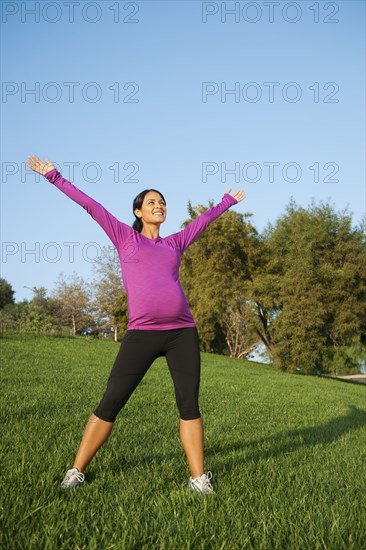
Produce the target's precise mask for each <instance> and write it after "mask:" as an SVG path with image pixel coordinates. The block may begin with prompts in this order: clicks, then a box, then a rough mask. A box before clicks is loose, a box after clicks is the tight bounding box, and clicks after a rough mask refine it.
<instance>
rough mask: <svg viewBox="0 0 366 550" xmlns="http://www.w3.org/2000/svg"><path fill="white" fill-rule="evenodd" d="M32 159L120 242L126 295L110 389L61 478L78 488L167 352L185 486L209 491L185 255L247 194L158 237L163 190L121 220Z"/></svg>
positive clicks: (144, 197)
mask: <svg viewBox="0 0 366 550" xmlns="http://www.w3.org/2000/svg"><path fill="white" fill-rule="evenodd" d="M27 164H28V166H29V167H30V168H31V169H32V170H34V171H35V172H37V173H39V174H41V175H43V176H45V177H46V179H47V180H48V181H49V182H50V183H52V184H53V185H55V186H56V187H57V188H58V189H59V190H60V191H62V192H63V193H65V195H67V196H68V197H70V199H72V200H74V201H75V202H76V203H78V204H79V205H80V206H82V207H83V208H84V209H85V210H86V211H87V212H88V214H90V215H91V217H92V218H93V219H94V220H95V221H96V222H97V223H98V224H99V225H100V226H101V227H102V228H103V229H104V231H105V232H106V234H107V235H108V237H109V238H110V240H111V241H112V243H113V244H114V246H115V247H116V249H117V251H118V254H119V259H120V264H121V269H122V279H123V284H124V288H125V290H126V294H127V301H128V325H127V330H126V332H125V334H124V336H123V338H122V341H121V345H120V348H119V351H118V354H117V357H116V359H115V362H114V365H113V367H112V371H111V373H110V376H109V379H108V383H107V387H106V390H105V393H104V395H103V397H102V399H101V401H100V403H99V404H98V406H97V408H96V409H95V410H94V412H93V414H92V415H91V416H90V418H89V420H88V422H87V424H86V427H85V430H84V434H83V437H82V440H81V443H80V446H79V449H78V452H77V454H76V457H75V460H74V464H73V467H72V468H71V469H69V470H68V471H67V473H66V475H65V478H64V479H63V481H62V483H61V488H62V489H68V488H74V487H76V486H78V485H81V484H82V483H83V482H84V480H85V475H84V471H85V469H86V467H87V465H88V464H89V463H90V461H91V460H92V458H93V457H94V455H95V454H96V452H97V451H98V449H99V448H100V447H101V446H102V445H103V443H104V442H105V441H106V440H107V438H108V437H109V435H110V433H111V431H112V428H113V425H114V422H115V419H116V417H117V415H118V413H119V412H120V410H121V409H122V408H123V407H124V405H125V404H126V403H127V401H128V399H129V398H130V396H131V395H132V393H133V391H134V390H135V389H136V387H137V386H138V384H139V383H140V382H141V380H142V378H143V377H144V375H145V374H146V372H147V370H148V369H149V367H150V366H151V364H152V363H153V362H154V361H155V359H156V358H157V357H160V356H165V358H166V361H167V364H168V368H169V371H170V374H171V376H172V379H173V383H174V389H175V397H176V402H177V407H178V410H179V415H180V437H181V440H182V444H183V448H184V451H185V453H186V456H187V461H188V466H189V469H190V478H189V482H188V488H189V489H190V490H193V491H198V492H200V493H203V494H205V493H212V492H213V488H212V484H211V483H210V479H211V477H212V474H211V472H206V473H205V471H204V444H203V422H202V417H201V413H200V410H199V404H198V395H199V385H200V370H201V363H200V347H199V336H198V332H197V327H196V323H195V321H194V319H193V317H192V314H191V312H190V310H189V305H188V302H187V299H186V297H185V294H184V292H183V289H182V287H181V284H180V281H179V266H180V258H181V256H182V254H183V253H184V251H185V250H187V248H188V247H189V246H190V245H191V244H192V243H193V242H194V241H195V240H196V239H197V238H198V237H199V235H201V233H202V232H203V231H204V230H205V229H206V227H207V226H208V225H209V224H210V223H211V222H212V221H214V220H215V219H216V218H218V217H219V216H220V215H221V214H223V212H225V211H226V210H228V209H229V208H230V206H232V205H234V204H237V203H238V202H240V201H242V200H243V199H244V197H245V195H244V193H243V191H241V190H239V191H237V192H236V193H234V194H233V195H231V194H230V191H231V189H228V191H227V192H226V193H225V194H224V196H223V198H222V200H221V202H220V203H219V204H217V206H214V207H213V208H211V209H209V210H207V211H206V212H204V213H203V214H201V215H200V216H198V217H197V218H196V219H194V220H193V221H191V222H190V223H189V224H188V225H187V226H186V227H185V228H184V229H183V230H181V231H180V232H178V233H174V234H172V235H169V236H168V237H160V236H159V231H160V226H161V224H162V223H163V222H164V221H165V219H166V215H167V207H166V202H165V199H164V197H163V195H162V194H161V193H160V191H157V190H156V189H146V190H145V191H142V192H141V193H140V194H139V195H137V197H136V198H135V199H134V201H133V214H134V216H135V218H136V219H135V222H134V224H133V227H130V226H129V225H127V224H125V223H123V222H121V221H119V220H118V219H116V218H115V217H114V216H113V215H112V214H110V213H109V212H108V211H107V210H106V209H105V208H104V207H103V206H102V205H101V204H99V203H98V202H96V201H95V200H94V199H92V198H91V197H89V196H88V195H86V194H85V193H83V192H82V191H80V190H79V189H78V188H77V187H75V186H74V185H73V184H72V183H70V182H69V181H67V180H66V179H65V178H63V177H62V175H61V174H60V172H58V170H57V169H56V168H55V167H54V165H53V164H52V163H51V162H50V161H49V160H48V159H47V158H46V162H45V163H44V162H42V161H41V160H40V159H39V158H38V157H37V156H36V155H31V156H30V157H29V158H28V160H27Z"/></svg>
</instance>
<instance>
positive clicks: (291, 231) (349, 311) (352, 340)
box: [252, 201, 366, 373]
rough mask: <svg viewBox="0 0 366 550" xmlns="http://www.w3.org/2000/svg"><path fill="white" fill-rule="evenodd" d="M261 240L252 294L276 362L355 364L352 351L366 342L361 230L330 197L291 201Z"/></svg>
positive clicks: (308, 367) (325, 368)
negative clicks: (260, 257) (318, 200)
mask: <svg viewBox="0 0 366 550" xmlns="http://www.w3.org/2000/svg"><path fill="white" fill-rule="evenodd" d="M264 240H265V248H266V250H267V254H266V255H265V256H263V258H265V259H264V261H263V265H262V267H261V270H260V272H258V274H257V277H256V279H255V281H254V284H253V288H252V299H253V301H254V302H255V303H256V304H257V307H259V308H260V313H259V317H258V318H259V320H260V324H261V326H257V330H258V333H260V334H261V339H262V341H263V343H264V344H265V345H266V347H267V349H268V351H269V352H270V354H271V356H272V358H273V359H274V361H275V364H276V365H277V366H279V367H280V368H281V369H283V370H288V371H291V372H295V371H298V370H300V371H301V372H304V373H317V372H330V371H332V370H333V369H334V365H335V364H337V365H338V368H342V369H348V370H349V369H357V365H358V361H357V359H355V353H354V350H355V349H358V346H360V347H361V348H363V347H364V346H365V344H366V310H365V298H366V276H365V275H366V254H365V242H364V231H363V229H362V228H353V227H352V220H351V217H350V215H348V214H347V212H341V213H336V212H335V211H334V209H333V207H331V206H330V205H329V204H322V203H321V204H320V205H319V206H316V205H315V204H314V202H313V203H312V204H311V206H310V207H309V208H308V209H307V210H306V209H304V208H300V207H297V205H296V203H295V202H294V201H291V202H290V204H289V205H288V207H287V209H286V213H285V214H284V215H283V216H282V217H280V218H279V219H278V220H277V222H276V225H275V226H272V225H271V224H269V225H268V227H267V228H266V230H265V232H264ZM351 348H352V350H353V352H352V353H351V352H350V350H351Z"/></svg>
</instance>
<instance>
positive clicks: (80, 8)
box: [1, 0, 141, 25]
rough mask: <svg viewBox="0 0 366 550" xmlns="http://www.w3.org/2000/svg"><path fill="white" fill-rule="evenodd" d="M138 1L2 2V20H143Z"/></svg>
mask: <svg viewBox="0 0 366 550" xmlns="http://www.w3.org/2000/svg"><path fill="white" fill-rule="evenodd" d="M140 7H141V6H140V4H139V3H138V2H125V1H120V0H115V1H114V2H108V1H107V0H106V1H100V2H87V1H85V0H81V1H65V2H31V1H26V2H6V1H5V2H1V22H2V23H3V24H6V23H8V22H13V21H16V22H20V23H23V24H27V23H28V24H31V23H50V24H56V23H61V24H65V23H72V24H73V23H81V22H85V23H87V24H91V25H95V24H97V23H100V22H103V21H108V22H112V23H119V24H136V23H139V22H140V18H139V16H140Z"/></svg>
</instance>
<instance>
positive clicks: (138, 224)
mask: <svg viewBox="0 0 366 550" xmlns="http://www.w3.org/2000/svg"><path fill="white" fill-rule="evenodd" d="M150 191H155V193H159V195H160V196H161V198H162V199H163V201H164V202H165V204H166V200H165V198H164V195H163V194H162V193H161V192H160V191H158V190H157V189H145V190H144V191H141V193H139V194H138V195H137V197H135V198H134V200H133V205H132V212H133V215H134V216H135V218H136V219H135V221H134V222H133V225H132V228H133V229H135V230H136V231H138V232H139V233H141V231H142V228H143V223H142V220H141V219H140V218H138V217H137V216H136V214H135V210H136V208H137V209H138V210H141V206H142V203H143V202H144V198H145V195H147V193H149V192H150Z"/></svg>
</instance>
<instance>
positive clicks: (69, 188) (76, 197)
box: [27, 155, 133, 248]
mask: <svg viewBox="0 0 366 550" xmlns="http://www.w3.org/2000/svg"><path fill="white" fill-rule="evenodd" d="M27 164H28V166H29V168H31V169H32V170H34V172H37V173H38V174H41V175H42V176H44V177H45V178H46V179H48V181H49V182H51V183H53V184H54V185H55V186H56V187H58V189H59V190H60V191H62V192H63V193H65V195H67V196H68V197H70V199H72V200H73V201H75V202H76V203H77V204H79V205H80V206H82V207H83V208H84V209H85V210H86V211H87V212H88V214H90V216H91V217H92V218H93V219H94V220H95V221H96V222H97V223H98V224H99V225H100V226H101V227H102V229H104V231H105V232H106V233H107V235H108V237H109V238H110V239H111V241H112V242H113V244H114V246H115V247H116V248H118V244H119V243H121V242H123V241H124V240H126V239H127V237H128V236H129V235H130V233H132V231H133V229H132V228H131V227H129V226H128V225H127V224H125V223H123V222H120V221H119V220H117V219H116V218H115V217H114V216H113V215H112V214H111V213H110V212H108V210H106V209H105V208H104V206H102V205H101V204H100V203H99V202H97V201H95V200H94V199H92V198H91V197H89V196H88V195H86V194H85V193H83V191H80V189H78V188H77V187H75V185H73V184H72V183H70V182H69V181H68V180H66V179H65V178H63V177H62V175H61V174H60V172H58V170H57V169H56V168H55V167H54V165H53V164H52V163H51V162H50V161H49V160H48V158H46V162H42V161H41V160H40V159H39V158H38V157H37V156H36V155H31V156H30V157H29V158H28V160H27Z"/></svg>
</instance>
